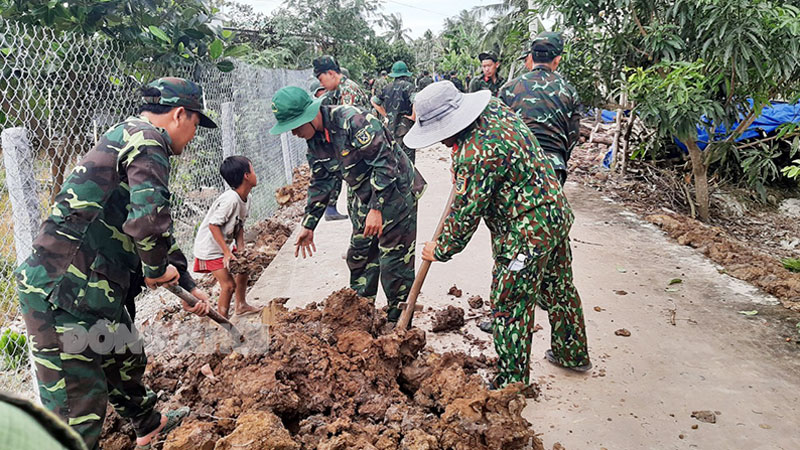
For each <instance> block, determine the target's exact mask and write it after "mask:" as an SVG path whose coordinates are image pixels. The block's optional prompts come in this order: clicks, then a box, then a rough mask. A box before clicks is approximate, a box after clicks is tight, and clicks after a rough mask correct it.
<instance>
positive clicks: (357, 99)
mask: <svg viewBox="0 0 800 450" xmlns="http://www.w3.org/2000/svg"><path fill="white" fill-rule="evenodd" d="M325 95H326V96H327V98H328V99H327V100H326V104H330V105H353V106H357V107H359V108H365V109H371V108H372V105H371V104H370V103H369V97H368V96H367V94H366V93H365V92H364V91H363V90H362V89H361V87H359V86H358V84H356V82H355V81H353V80H351V79H349V78H347V77H346V76H344V75H342V80H341V81H340V82H339V87H337V88H336V89H335V90H333V91H329V92H328V93H327V94H325ZM341 191H342V178H341V177H339V178H338V179H337V180H336V185H335V186H334V187H333V190H332V191H331V197H330V199H329V200H328V206H336V201H337V200H338V199H339V192H341ZM347 199H348V202H347V203H348V205H347V208H348V209H350V201H351V199H352V195H351V194H350V192H349V191H348V194H347ZM351 217H352V216H351Z"/></svg>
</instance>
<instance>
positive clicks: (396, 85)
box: [372, 77, 415, 162]
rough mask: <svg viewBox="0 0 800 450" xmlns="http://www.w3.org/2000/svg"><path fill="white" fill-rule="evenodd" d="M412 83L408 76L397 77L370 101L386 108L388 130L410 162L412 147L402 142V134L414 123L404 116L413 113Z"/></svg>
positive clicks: (412, 157) (412, 155)
mask: <svg viewBox="0 0 800 450" xmlns="http://www.w3.org/2000/svg"><path fill="white" fill-rule="evenodd" d="M414 91H415V89H414V84H413V83H411V81H410V80H409V79H408V77H398V78H395V80H394V81H393V82H392V83H390V84H389V85H388V86H386V87H385V88H384V89H383V91H381V92H379V93H377V94H375V96H374V97H372V101H373V102H374V103H375V104H376V105H378V106H382V107H383V108H384V109H386V116H387V117H388V118H389V125H388V126H389V131H391V132H392V135H393V136H394V139H395V141H396V142H397V143H398V144H400V147H401V148H402V149H403V151H404V152H405V153H406V155H408V157H409V159H411V162H414V154H415V152H414V149H412V148H408V147H407V146H406V145H405V144H404V143H403V136H405V135H406V133H408V130H409V129H411V127H412V126H413V125H414V121H413V120H411V119H409V118H407V117H405V116H411V114H412V113H413V111H412V109H411V108H412V106H413V100H414Z"/></svg>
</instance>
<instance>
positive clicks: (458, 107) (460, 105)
mask: <svg viewBox="0 0 800 450" xmlns="http://www.w3.org/2000/svg"><path fill="white" fill-rule="evenodd" d="M491 98H492V93H491V91H487V90H484V91H478V92H474V93H471V94H464V93H462V92H461V91H459V90H458V88H456V87H455V85H454V84H453V83H452V82H450V81H437V82H436V83H433V84H431V85H429V86H428V87H426V88H425V89H423V90H421V91H419V93H417V95H416V97H415V99H414V110H415V111H416V114H417V120H416V121H415V122H414V126H413V127H411V129H410V130H409V131H408V134H406V135H405V136H404V137H403V143H404V144H405V145H407V146H409V147H410V148H423V147H428V146H431V145H433V144H436V143H438V142H442V141H443V140H445V139H447V138H449V137H451V136H455V135H456V134H458V133H459V132H460V131H461V130H463V129H464V128H467V127H468V126H469V125H470V124H471V123H472V122H474V121H475V119H477V118H478V116H480V115H481V113H482V112H483V110H484V109H486V105H488V104H489V100H490V99H491Z"/></svg>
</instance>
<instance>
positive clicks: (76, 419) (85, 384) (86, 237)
mask: <svg viewBox="0 0 800 450" xmlns="http://www.w3.org/2000/svg"><path fill="white" fill-rule="evenodd" d="M142 92H143V100H144V102H145V105H143V106H142V107H141V114H140V115H139V116H137V117H131V118H128V119H127V120H125V121H124V122H122V123H120V124H118V125H115V126H114V127H112V128H111V129H110V130H108V131H107V132H106V133H105V134H104V135H103V137H102V139H101V140H100V142H99V143H98V144H97V145H96V146H95V147H94V148H93V149H92V150H91V151H89V152H88V153H87V154H86V156H84V157H83V159H82V160H81V161H80V162H79V163H78V165H77V166H76V167H75V168H74V169H73V170H72V173H71V174H70V175H69V177H68V178H67V180H66V181H65V182H64V185H63V187H62V189H61V192H60V193H59V194H58V196H57V197H56V200H55V204H54V205H53V206H52V208H51V210H50V215H49V217H48V218H47V219H46V220H45V221H44V223H43V224H42V227H41V229H40V231H39V235H38V236H37V237H36V240H35V241H34V244H33V253H32V254H31V256H30V257H29V258H28V259H27V260H26V261H25V262H23V263H22V264H21V265H20V266H19V268H18V269H17V270H16V276H17V280H18V285H19V289H18V291H19V301H20V306H21V309H22V313H23V317H24V319H25V323H26V326H27V328H28V335H29V338H30V342H31V351H32V354H33V360H34V361H35V363H36V364H35V368H36V376H37V379H38V383H39V394H40V397H41V400H42V404H43V405H44V406H45V407H46V408H47V409H49V410H51V411H53V412H54V413H55V414H56V415H58V416H59V417H61V418H62V419H63V420H64V422H66V423H67V424H68V425H69V426H70V427H72V428H73V429H74V430H75V431H77V432H78V433H79V434H80V435H81V437H82V438H83V439H84V441H85V442H86V446H87V447H88V448H97V443H98V439H99V437H100V432H101V431H102V428H103V419H104V417H105V414H106V407H107V403H108V402H109V401H110V402H111V404H112V405H113V406H114V409H116V411H117V412H118V413H119V414H120V415H121V416H122V417H125V418H127V419H129V420H130V421H131V423H132V425H133V428H134V430H135V432H136V435H137V437H138V438H137V444H148V445H149V442H150V440H151V439H155V436H156V435H157V434H158V433H159V432H165V431H168V429H170V428H172V427H175V426H176V425H177V424H178V423H179V421H180V419H181V418H182V417H183V416H185V415H186V414H188V408H182V409H181V410H178V411H172V412H169V413H167V414H166V415H162V414H161V413H159V412H158V411H156V410H155V409H154V408H155V404H156V395H155V394H154V393H153V392H152V391H150V390H149V389H147V387H146V386H144V384H142V375H143V373H144V370H145V366H146V365H147V357H146V356H145V354H144V349H143V342H142V340H141V338H140V337H139V336H138V335H137V333H136V329H135V327H134V326H133V323H132V320H131V318H130V315H129V314H128V312H127V311H126V309H125V306H124V303H125V298H126V296H127V294H128V291H129V288H131V283H132V280H133V279H135V278H136V274H137V272H139V271H142V272H143V274H144V281H145V283H146V284H147V285H148V286H149V287H151V288H156V287H158V286H159V285H167V286H169V285H174V284H176V283H177V282H178V278H179V276H180V275H179V272H178V270H177V269H176V268H175V266H173V265H172V264H170V259H171V258H172V256H175V257H176V258H177V259H179V260H182V261H183V262H184V263H185V258H184V257H183V255H182V254H180V250H179V249H178V247H177V246H176V244H175V239H174V237H173V235H172V218H171V217H170V192H169V189H168V182H169V172H170V162H169V157H170V156H171V155H179V154H181V153H182V152H183V149H184V148H185V146H186V145H187V144H188V143H189V141H190V140H191V139H192V138H193V137H194V134H195V131H196V128H197V125H198V124H199V125H201V126H204V127H212V128H214V127H216V124H214V122H213V121H211V119H209V118H208V117H207V116H205V114H204V113H203V108H204V106H203V94H202V90H201V88H200V86H198V85H197V84H195V83H192V82H190V81H187V80H183V79H180V78H161V79H158V80H156V81H154V82H152V83H151V84H149V85H147V86H146V87H145V88H144V89H143V90H142ZM185 277H186V278H184V277H183V276H180V279H181V280H180V282H181V284H182V285H183V286H184V287H185V288H189V289H193V293H194V294H195V295H196V296H198V297H199V298H201V299H202V301H201V302H199V303H198V305H197V306H196V307H194V308H189V307H188V305H186V304H184V308H186V309H187V310H190V311H192V312H195V313H197V314H199V315H204V314H206V313H207V312H208V309H209V305H208V302H207V300H208V296H207V295H206V294H205V293H203V292H202V291H200V290H198V289H196V288H194V283H193V282H192V280H191V277H189V276H188V274H186V275H185ZM133 288H137V286H133ZM86 330H88V337H87V334H86V333H87V331H86ZM92 333H95V334H94V335H93V334H92ZM99 335H103V336H104V337H105V340H104V341H102V343H101V341H100V338H99V337H98V336H99ZM81 336H82V337H83V338H82V339H83V340H82V341H81ZM107 345H111V347H108V346H107Z"/></svg>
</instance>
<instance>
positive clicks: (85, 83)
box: [0, 19, 311, 392]
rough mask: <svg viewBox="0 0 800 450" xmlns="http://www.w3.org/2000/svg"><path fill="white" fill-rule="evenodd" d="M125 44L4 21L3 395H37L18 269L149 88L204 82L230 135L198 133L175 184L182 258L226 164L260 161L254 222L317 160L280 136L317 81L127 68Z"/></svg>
mask: <svg viewBox="0 0 800 450" xmlns="http://www.w3.org/2000/svg"><path fill="white" fill-rule="evenodd" d="M124 51H125V49H124V48H122V47H121V46H120V45H118V44H116V43H115V42H113V41H110V40H105V39H99V38H97V37H91V38H89V37H85V36H81V35H73V34H56V33H54V32H52V31H50V30H47V29H42V28H38V27H31V26H26V25H21V24H18V23H15V22H8V21H3V20H2V19H0V133H1V134H0V136H1V137H2V141H0V146H1V147H0V151H2V153H3V161H2V164H0V249H1V250H0V389H2V390H7V391H12V392H26V391H27V392H30V389H31V383H29V382H28V381H26V380H29V375H30V370H29V362H28V358H27V347H26V344H25V340H26V338H25V326H24V323H23V322H22V319H21V316H20V313H19V307H18V304H17V300H16V292H15V289H16V284H15V281H14V278H13V275H12V272H13V270H14V268H16V267H17V265H18V264H19V263H20V262H21V261H22V259H24V258H25V257H26V256H27V255H29V254H30V251H31V242H32V240H33V238H34V237H35V234H36V232H37V230H38V226H39V224H40V222H41V220H42V219H43V218H44V217H45V215H46V213H47V211H48V209H49V206H50V204H51V202H52V199H53V198H54V196H55V194H56V193H57V192H58V191H59V189H60V187H61V184H62V183H63V181H64V178H65V177H66V176H67V175H68V174H69V171H70V170H71V169H72V168H73V167H74V165H75V163H76V162H77V161H78V160H79V158H80V157H81V156H82V155H83V154H84V153H86V151H88V150H89V149H90V148H91V147H92V146H93V145H94V144H95V142H96V141H97V140H98V139H99V137H100V135H102V133H103V132H104V131H105V130H106V129H108V128H109V127H110V126H112V125H113V124H115V123H117V122H119V121H121V120H123V119H124V118H125V117H127V116H130V115H133V114H134V113H135V109H136V107H137V106H138V104H139V103H140V100H139V97H138V95H137V89H138V88H139V87H140V86H141V85H142V83H144V82H147V81H150V80H151V79H153V78H156V77H158V76H164V75H173V76H181V77H185V78H189V79H192V80H194V81H197V82H199V83H200V84H201V85H202V86H203V88H204V91H205V96H206V107H207V109H208V110H209V111H210V112H209V115H210V116H211V117H213V118H214V119H215V120H216V121H217V123H218V124H219V125H220V128H219V129H216V130H207V129H203V128H200V129H198V133H197V136H196V137H195V139H194V141H192V143H191V144H190V146H189V147H188V148H187V149H186V150H185V151H184V154H183V155H182V156H180V157H178V158H174V161H173V170H172V174H171V178H170V188H171V191H172V193H173V198H174V200H173V205H172V215H173V218H174V221H175V234H176V236H177V240H178V243H179V245H180V246H181V248H182V249H183V250H184V251H185V252H186V253H187V257H191V247H192V242H193V239H194V234H195V231H196V229H197V227H198V225H199V224H200V222H201V221H202V219H203V216H204V215H205V212H206V210H207V208H208V207H209V206H210V205H211V203H212V202H213V201H214V199H216V197H217V196H219V194H220V193H222V192H223V191H224V190H225V189H226V186H225V185H224V181H223V180H222V178H221V176H220V175H219V170H218V168H219V165H220V163H221V162H222V160H223V158H224V157H225V156H229V155H244V156H247V157H248V158H250V160H251V161H252V162H253V166H254V168H255V170H256V173H257V174H258V176H259V186H258V187H256V188H255V189H254V190H253V192H252V193H251V200H250V202H251V210H250V211H251V212H250V220H251V221H257V220H260V219H263V218H265V217H268V216H269V215H270V214H272V213H273V212H274V211H275V209H276V208H277V204H276V202H275V197H274V191H275V189H276V188H278V187H280V186H282V185H284V184H286V183H287V182H290V181H291V173H292V169H293V167H295V166H297V165H299V164H301V163H302V162H303V161H304V160H305V148H306V146H305V143H304V142H302V141H301V140H298V139H296V138H293V137H291V136H287V135H283V136H271V135H270V134H269V133H268V130H269V128H270V127H272V125H274V117H273V115H272V113H271V109H270V100H271V98H272V95H273V94H274V93H275V91H277V90H278V89H279V88H281V87H283V86H286V85H297V86H301V87H306V86H307V85H308V80H310V77H311V73H310V71H289V70H268V69H263V68H258V67H253V66H249V65H247V64H244V63H236V64H235V69H234V70H233V71H232V72H229V73H222V72H220V71H219V70H217V69H216V68H215V67H213V66H206V65H201V64H195V65H192V66H186V67H180V68H171V69H167V68H156V67H152V68H149V69H148V70H147V71H146V73H145V72H143V71H142V70H141V68H139V69H136V68H134V67H131V66H129V65H126V63H125V62H124V58H123V55H124V53H123V52H124Z"/></svg>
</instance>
